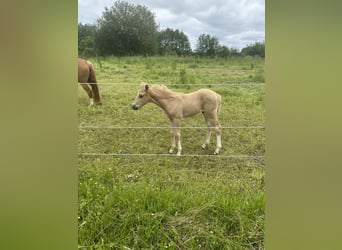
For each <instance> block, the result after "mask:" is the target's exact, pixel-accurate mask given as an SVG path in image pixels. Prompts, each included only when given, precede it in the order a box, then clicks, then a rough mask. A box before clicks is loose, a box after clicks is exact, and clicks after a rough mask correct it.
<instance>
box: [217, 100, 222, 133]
mask: <svg viewBox="0 0 342 250" xmlns="http://www.w3.org/2000/svg"><path fill="white" fill-rule="evenodd" d="M221 99H222V98H221V96H220V95H219V94H217V101H218V103H217V117H216V119H217V123H218V124H219V126H220V127H221V125H220V122H219V119H218V117H219V114H220V111H221Z"/></svg>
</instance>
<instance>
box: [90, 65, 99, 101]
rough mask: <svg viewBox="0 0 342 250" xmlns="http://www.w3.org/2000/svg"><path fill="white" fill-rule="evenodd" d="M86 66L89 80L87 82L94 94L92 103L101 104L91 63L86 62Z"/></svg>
mask: <svg viewBox="0 0 342 250" xmlns="http://www.w3.org/2000/svg"><path fill="white" fill-rule="evenodd" d="M87 64H88V66H89V79H88V82H89V83H91V84H90V85H91V89H92V90H93V93H94V103H95V104H101V101H100V92H99V88H98V86H97V81H96V75H95V70H94V66H93V64H92V63H91V62H89V61H87Z"/></svg>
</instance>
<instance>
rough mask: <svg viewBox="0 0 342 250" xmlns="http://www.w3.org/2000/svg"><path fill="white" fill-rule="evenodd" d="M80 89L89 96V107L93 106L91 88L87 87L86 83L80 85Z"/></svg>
mask: <svg viewBox="0 0 342 250" xmlns="http://www.w3.org/2000/svg"><path fill="white" fill-rule="evenodd" d="M80 84H81V86H82V88H83V89H84V90H85V92H87V94H88V96H89V101H90V105H91V106H92V105H94V96H93V91H92V90H91V88H90V87H89V85H88V84H86V83H80Z"/></svg>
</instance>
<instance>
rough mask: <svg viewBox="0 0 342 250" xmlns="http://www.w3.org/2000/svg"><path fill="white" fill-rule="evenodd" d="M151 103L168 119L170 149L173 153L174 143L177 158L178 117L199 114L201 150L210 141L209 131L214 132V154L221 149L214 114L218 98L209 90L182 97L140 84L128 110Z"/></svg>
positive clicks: (178, 151) (162, 89)
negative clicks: (202, 120) (203, 124)
mask: <svg viewBox="0 0 342 250" xmlns="http://www.w3.org/2000/svg"><path fill="white" fill-rule="evenodd" d="M149 102H152V103H154V104H156V105H158V106H159V107H160V108H161V109H163V110H164V112H165V113H166V115H167V117H168V118H169V120H170V132H171V148H170V150H169V153H170V154H171V153H173V152H174V150H175V148H176V144H177V156H179V155H181V152H182V146H181V140H180V138H181V134H180V124H181V120H182V118H186V117H191V116H194V115H196V114H198V113H199V112H202V114H203V115H204V118H205V121H206V125H207V134H206V138H205V141H204V143H203V144H202V148H203V149H205V148H206V147H207V145H208V144H209V141H210V134H211V129H212V128H213V129H214V130H215V132H216V149H215V151H214V154H218V153H219V152H220V149H221V147H222V146H221V125H220V123H219V120H218V114H219V111H220V106H221V96H220V95H219V94H217V93H216V92H214V91H212V90H210V89H199V90H197V91H195V92H192V93H188V94H184V93H178V92H173V91H171V90H169V89H168V88H167V87H165V86H158V87H156V86H149V85H148V84H146V83H141V86H140V89H139V91H138V94H137V96H136V98H135V100H134V102H133V104H132V109H134V110H138V109H139V108H141V107H142V106H144V105H145V104H146V103H149Z"/></svg>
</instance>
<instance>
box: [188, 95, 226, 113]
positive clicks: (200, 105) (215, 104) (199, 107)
mask: <svg viewBox="0 0 342 250" xmlns="http://www.w3.org/2000/svg"><path fill="white" fill-rule="evenodd" d="M220 104H221V96H220V95H219V94H217V93H216V92H215V91H212V90H210V89H199V90H197V91H195V92H192V93H188V94H183V113H184V117H186V116H193V115H196V114H198V113H199V112H201V111H202V112H205V113H216V114H217V112H218V110H219V108H220Z"/></svg>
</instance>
